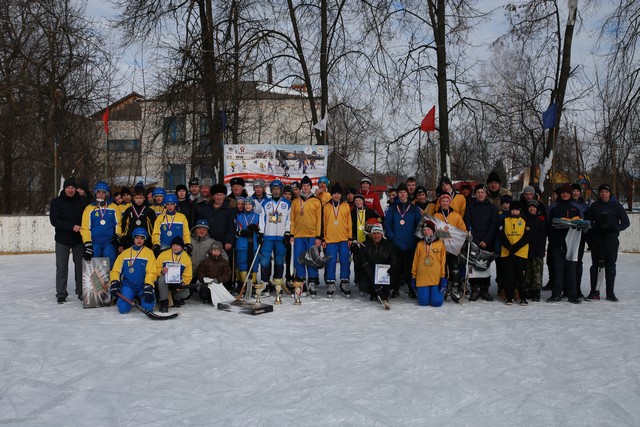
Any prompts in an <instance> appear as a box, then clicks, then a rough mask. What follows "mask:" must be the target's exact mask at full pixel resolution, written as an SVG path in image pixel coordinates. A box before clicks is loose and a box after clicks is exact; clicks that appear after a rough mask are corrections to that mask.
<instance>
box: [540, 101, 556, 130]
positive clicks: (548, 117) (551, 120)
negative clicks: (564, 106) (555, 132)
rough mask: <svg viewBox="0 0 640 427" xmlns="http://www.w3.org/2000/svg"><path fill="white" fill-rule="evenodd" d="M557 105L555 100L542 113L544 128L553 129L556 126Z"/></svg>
mask: <svg viewBox="0 0 640 427" xmlns="http://www.w3.org/2000/svg"><path fill="white" fill-rule="evenodd" d="M556 106H557V104H556V103H555V102H554V103H553V104H551V105H549V108H547V111H545V112H544V113H542V128H543V129H553V128H554V127H556Z"/></svg>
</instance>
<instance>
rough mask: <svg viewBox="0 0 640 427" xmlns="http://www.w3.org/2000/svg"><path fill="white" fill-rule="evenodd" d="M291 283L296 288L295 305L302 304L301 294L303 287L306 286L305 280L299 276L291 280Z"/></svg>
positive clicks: (294, 294)
mask: <svg viewBox="0 0 640 427" xmlns="http://www.w3.org/2000/svg"><path fill="white" fill-rule="evenodd" d="M291 284H292V285H293V287H294V288H295V292H294V293H293V298H294V302H293V304H294V305H300V304H302V303H301V302H300V295H301V294H302V287H303V286H304V280H300V279H298V278H295V279H293V280H292V281H291Z"/></svg>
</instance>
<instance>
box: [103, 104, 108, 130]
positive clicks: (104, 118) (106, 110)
mask: <svg viewBox="0 0 640 427" xmlns="http://www.w3.org/2000/svg"><path fill="white" fill-rule="evenodd" d="M102 123H104V131H105V133H106V134H107V135H109V107H107V108H106V109H105V110H104V114H103V115H102Z"/></svg>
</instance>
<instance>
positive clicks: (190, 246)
mask: <svg viewBox="0 0 640 427" xmlns="http://www.w3.org/2000/svg"><path fill="white" fill-rule="evenodd" d="M184 250H185V252H186V253H187V255H189V256H191V252H192V251H193V245H192V244H191V243H187V244H186V245H184Z"/></svg>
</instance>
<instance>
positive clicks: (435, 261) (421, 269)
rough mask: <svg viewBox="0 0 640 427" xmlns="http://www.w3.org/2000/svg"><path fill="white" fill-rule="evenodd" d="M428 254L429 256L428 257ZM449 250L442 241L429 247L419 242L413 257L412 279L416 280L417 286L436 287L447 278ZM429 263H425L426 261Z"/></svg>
mask: <svg viewBox="0 0 640 427" xmlns="http://www.w3.org/2000/svg"><path fill="white" fill-rule="evenodd" d="M427 254H428V255H427ZM446 255H447V250H446V248H445V247H444V243H442V241H441V240H436V241H435V242H433V243H432V244H431V245H428V244H427V243H426V242H425V241H424V240H422V241H420V242H418V246H417V247H416V252H415V254H414V256H413V267H412V268H411V277H413V278H415V279H416V286H418V287H420V286H436V285H438V284H439V283H440V279H441V278H443V277H445V265H446V261H445V258H446ZM427 258H428V259H429V263H428V264H426V263H425V259H427Z"/></svg>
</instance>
